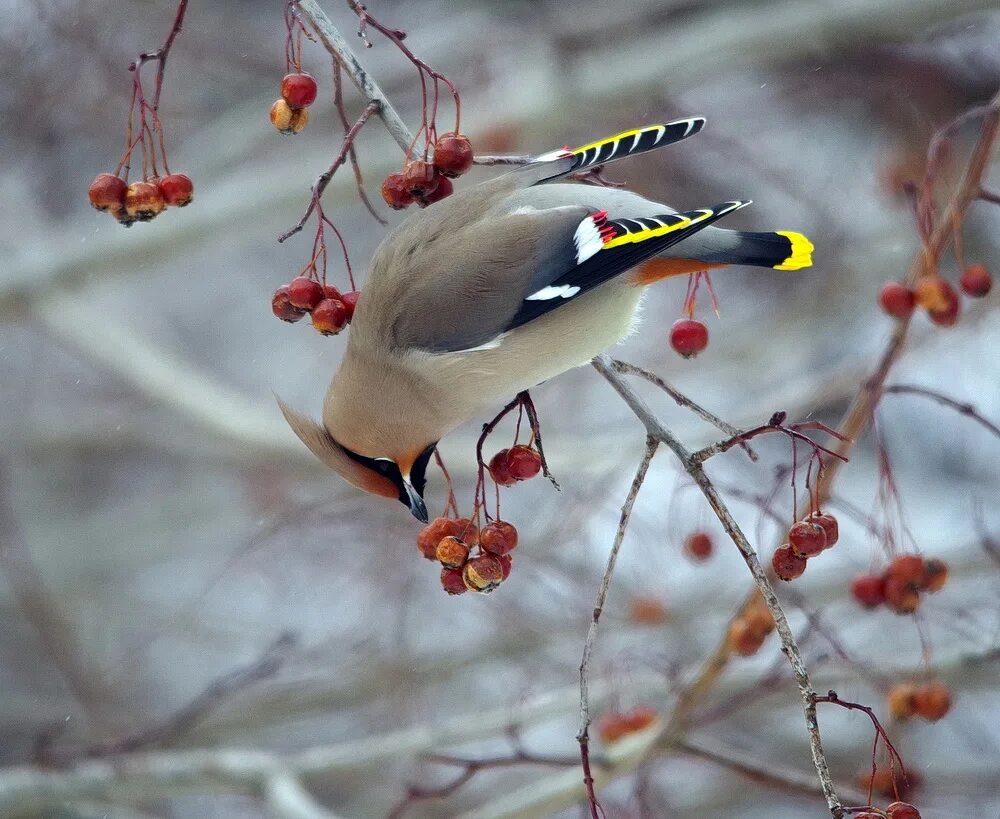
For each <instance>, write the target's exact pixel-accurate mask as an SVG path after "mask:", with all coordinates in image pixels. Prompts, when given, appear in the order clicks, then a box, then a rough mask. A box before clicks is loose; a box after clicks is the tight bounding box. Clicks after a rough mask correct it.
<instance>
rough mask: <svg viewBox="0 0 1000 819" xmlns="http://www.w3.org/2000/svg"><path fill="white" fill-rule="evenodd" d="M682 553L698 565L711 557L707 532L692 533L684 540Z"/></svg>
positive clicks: (710, 545) (710, 543)
mask: <svg viewBox="0 0 1000 819" xmlns="http://www.w3.org/2000/svg"><path fill="white" fill-rule="evenodd" d="M684 553H685V554H686V555H687V556H688V557H690V558H691V559H692V560H695V561H697V562H699V563H701V562H703V561H705V560H708V559H709V558H710V557H711V556H712V538H711V537H710V536H709V535H708V533H707V532H692V533H691V534H689V535H688V536H687V537H686V538H684Z"/></svg>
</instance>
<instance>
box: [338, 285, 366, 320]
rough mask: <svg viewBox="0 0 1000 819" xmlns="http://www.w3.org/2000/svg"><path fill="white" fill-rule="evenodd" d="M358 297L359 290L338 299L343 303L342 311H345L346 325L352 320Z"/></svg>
mask: <svg viewBox="0 0 1000 819" xmlns="http://www.w3.org/2000/svg"><path fill="white" fill-rule="evenodd" d="M360 295H361V291H360V290H351V291H350V292H348V293H344V295H342V296H341V297H340V300H341V301H342V302H343V303H344V309H345V310H346V311H347V322H348V324H350V323H351V322H352V321H353V320H354V310H355V308H356V307H357V306H358V296H360Z"/></svg>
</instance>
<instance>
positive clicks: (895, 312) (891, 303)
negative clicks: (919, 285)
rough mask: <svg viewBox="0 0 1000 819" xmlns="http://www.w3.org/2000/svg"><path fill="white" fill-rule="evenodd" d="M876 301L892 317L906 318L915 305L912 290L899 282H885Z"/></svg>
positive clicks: (911, 313) (911, 312) (910, 314)
mask: <svg viewBox="0 0 1000 819" xmlns="http://www.w3.org/2000/svg"><path fill="white" fill-rule="evenodd" d="M878 303H879V304H880V305H881V306H882V309H883V310H884V311H885V312H886V313H888V314H889V315H890V316H892V317H893V318H898V319H907V318H909V317H910V316H912V315H913V308H914V307H916V306H917V302H916V297H915V295H914V293H913V291H912V290H910V288H909V287H907V286H906V285H905V284H900V283H899V282H886V283H885V284H884V285H882V289H881V290H880V291H879V294H878Z"/></svg>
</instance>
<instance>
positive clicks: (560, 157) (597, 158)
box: [523, 117, 705, 184]
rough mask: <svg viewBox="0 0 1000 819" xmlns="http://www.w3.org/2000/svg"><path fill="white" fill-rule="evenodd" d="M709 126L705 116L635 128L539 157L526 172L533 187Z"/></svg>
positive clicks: (526, 167)
mask: <svg viewBox="0 0 1000 819" xmlns="http://www.w3.org/2000/svg"><path fill="white" fill-rule="evenodd" d="M704 126H705V118H704V117H689V118H688V119H678V120H675V121H673V122H667V123H665V124H662V125H647V126H645V127H644V128H633V129H632V130H630V131H622V133H620V134H615V135H614V136H610V137H607V138H606V139H599V140H597V141H596V142H588V143H587V144H586V145H581V146H580V147H579V148H570V147H569V146H568V145H567V146H566V147H565V148H558V149H556V150H554V151H549V152H548V153H545V154H542V155H541V156H537V157H535V161H534V162H532V163H531V164H530V165H527V166H525V168H524V171H523V173H525V174H528V175H530V176H532V177H533V179H532V181H531V183H530V184H537V183H538V182H546V181H548V180H550V179H556V178H558V177H560V176H565V175H566V174H569V173H576V172H578V171H583V170H586V169H587V168H592V167H594V166H596V165H603V164H604V163H606V162H614V161H615V160H618V159H624V158H625V157H627V156H635V155H637V154H644V153H646V151H652V150H654V149H656V148H663V147H666V146H667V145H673V144H674V143H676V142H680V141H681V140H683V139H687V138H688V137H691V136H694V135H695V134H697V133H698V132H699V131H700V130H701V129H702V128H703V127H704Z"/></svg>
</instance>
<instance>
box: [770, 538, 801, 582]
mask: <svg viewBox="0 0 1000 819" xmlns="http://www.w3.org/2000/svg"><path fill="white" fill-rule="evenodd" d="M771 565H772V566H773V567H774V573H775V574H776V575H778V577H780V578H781V579H782V580H794V579H795V578H796V577H801V576H802V573H803V572H804V571H805V570H806V559H805V558H804V557H799V556H798V555H797V554H795V552H794V551H792V547H791V546H790V545H789V544H788V543H786V544H785V545H784V546H779V547H778V548H777V549H775V550H774V556H773V557H772V558H771Z"/></svg>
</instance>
